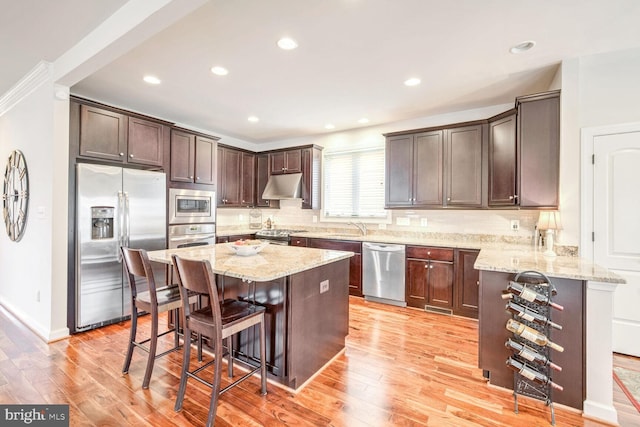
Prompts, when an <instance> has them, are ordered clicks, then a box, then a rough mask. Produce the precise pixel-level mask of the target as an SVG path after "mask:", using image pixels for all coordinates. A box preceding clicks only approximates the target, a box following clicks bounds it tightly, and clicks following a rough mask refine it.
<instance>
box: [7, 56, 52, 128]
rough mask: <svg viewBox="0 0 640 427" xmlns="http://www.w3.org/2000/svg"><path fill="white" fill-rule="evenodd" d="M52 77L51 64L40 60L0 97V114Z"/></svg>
mask: <svg viewBox="0 0 640 427" xmlns="http://www.w3.org/2000/svg"><path fill="white" fill-rule="evenodd" d="M52 77H53V64H52V63H50V62H47V61H40V62H39V63H38V64H37V65H36V66H35V67H33V68H32V69H31V71H29V72H28V73H27V74H25V75H24V77H22V78H21V79H20V81H18V83H16V84H15V85H14V86H13V87H12V88H11V89H9V90H8V91H7V92H6V93H5V94H4V95H2V97H0V116H2V115H4V113H6V112H7V111H9V110H10V109H11V108H13V107H14V106H15V105H16V104H18V103H19V102H20V101H21V100H22V99H24V98H25V97H27V96H28V95H29V94H30V93H31V92H33V91H34V90H36V89H37V88H38V87H40V86H41V85H42V84H43V83H45V82H47V81H48V80H50V79H51V78H52Z"/></svg>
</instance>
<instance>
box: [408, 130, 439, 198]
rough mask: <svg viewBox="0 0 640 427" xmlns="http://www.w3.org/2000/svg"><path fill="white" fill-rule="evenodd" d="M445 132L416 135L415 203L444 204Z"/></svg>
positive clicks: (414, 156) (414, 152)
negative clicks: (443, 164)
mask: <svg viewBox="0 0 640 427" xmlns="http://www.w3.org/2000/svg"><path fill="white" fill-rule="evenodd" d="M443 148H444V144H443V132H442V131H435V132H427V133H421V134H417V135H415V136H414V148H413V170H414V183H413V205H415V206H442V160H443Z"/></svg>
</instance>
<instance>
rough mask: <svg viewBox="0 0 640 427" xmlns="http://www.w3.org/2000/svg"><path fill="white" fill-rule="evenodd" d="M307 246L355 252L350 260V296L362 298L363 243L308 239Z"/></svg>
mask: <svg viewBox="0 0 640 427" xmlns="http://www.w3.org/2000/svg"><path fill="white" fill-rule="evenodd" d="M306 246H307V247H309V248H319V249H334V250H338V251H349V252H353V253H354V254H355V255H354V256H352V257H351V258H349V294H350V295H357V296H362V243H360V242H353V241H347V240H331V239H306Z"/></svg>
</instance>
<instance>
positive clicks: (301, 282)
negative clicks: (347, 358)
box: [287, 259, 349, 389]
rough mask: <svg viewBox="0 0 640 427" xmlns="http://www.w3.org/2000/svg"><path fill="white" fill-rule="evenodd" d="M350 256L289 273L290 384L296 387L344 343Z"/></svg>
mask: <svg viewBox="0 0 640 427" xmlns="http://www.w3.org/2000/svg"><path fill="white" fill-rule="evenodd" d="M348 274H349V260H347V259H344V260H341V261H337V262H334V263H332V264H329V265H325V266H322V267H318V268H314V269H312V270H308V271H305V272H302V273H297V274H294V275H292V276H291V277H290V284H289V299H290V305H289V316H290V321H289V322H288V325H287V327H288V330H287V332H288V334H289V340H288V345H289V350H290V351H289V357H288V361H287V363H288V372H287V377H288V385H289V387H291V388H293V389H296V388H298V387H300V386H301V385H302V384H303V383H304V382H305V381H307V380H308V379H309V378H311V377H312V376H313V375H314V374H315V373H316V372H318V371H319V370H320V369H321V368H322V367H323V366H324V365H325V364H326V363H327V362H328V361H329V360H331V359H332V358H333V357H334V356H336V355H337V354H338V353H340V351H342V349H344V347H345V339H346V337H347V335H348V334H349V287H348V283H347V277H348Z"/></svg>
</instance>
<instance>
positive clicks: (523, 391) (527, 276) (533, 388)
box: [511, 270, 556, 426]
mask: <svg viewBox="0 0 640 427" xmlns="http://www.w3.org/2000/svg"><path fill="white" fill-rule="evenodd" d="M513 281H514V282H518V283H520V284H522V285H525V286H526V287H527V288H529V289H531V290H534V291H536V292H538V293H540V294H542V295H545V296H547V297H548V298H549V301H551V299H552V297H553V295H554V294H555V293H556V288H555V286H554V285H553V283H552V282H551V280H549V278H548V277H547V276H546V275H544V274H543V273H540V272H538V271H533V270H529V271H524V272H522V273H518V274H517V275H516V277H515V278H514V279H513ZM513 302H515V303H517V304H520V305H521V306H523V307H527V308H531V309H533V310H535V311H537V312H538V313H539V314H541V315H543V316H545V317H546V318H547V319H549V320H551V311H552V308H551V306H550V305H545V304H538V303H536V302H530V301H527V300H525V299H524V298H521V297H519V296H517V295H516V294H513ZM512 318H513V319H514V320H516V321H518V322H519V323H522V324H524V325H526V326H529V327H530V328H532V329H535V330H536V331H539V332H540V333H542V334H544V335H545V336H546V337H547V338H549V339H550V338H551V337H550V335H551V334H550V333H549V332H550V329H551V328H550V326H549V325H540V324H538V323H535V322H531V321H528V320H526V319H524V318H522V317H519V316H517V315H516V314H513V315H512ZM511 340H512V341H516V342H518V343H520V344H523V345H526V346H528V347H530V348H532V349H534V350H535V351H537V352H538V353H539V354H541V355H543V356H545V357H547V359H549V361H551V359H552V357H551V353H552V350H551V349H550V348H549V347H547V346H540V345H537V344H536V343H534V342H532V341H529V340H527V339H524V338H522V337H519V336H518V335H516V334H513V336H512V337H511ZM511 357H512V358H513V359H516V360H517V361H519V362H521V363H523V364H526V365H527V366H528V367H530V368H533V369H535V370H536V371H538V372H540V373H541V374H544V375H546V376H547V378H549V379H550V380H551V376H552V375H551V371H552V369H551V368H550V367H549V365H548V364H547V365H545V366H542V365H540V364H538V363H536V362H531V361H528V360H526V359H524V358H522V357H521V356H519V355H518V354H517V353H513V354H512V356H511ZM518 395H522V396H527V397H531V398H534V399H537V400H541V401H543V402H544V403H545V405H547V406H549V408H550V410H551V425H552V426H555V425H556V419H555V413H554V410H553V400H552V392H551V385H550V384H539V383H536V382H534V381H532V380H530V379H528V378H526V377H524V376H523V375H521V374H520V373H518V372H514V374H513V400H514V412H515V413H516V414H517V413H518Z"/></svg>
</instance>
